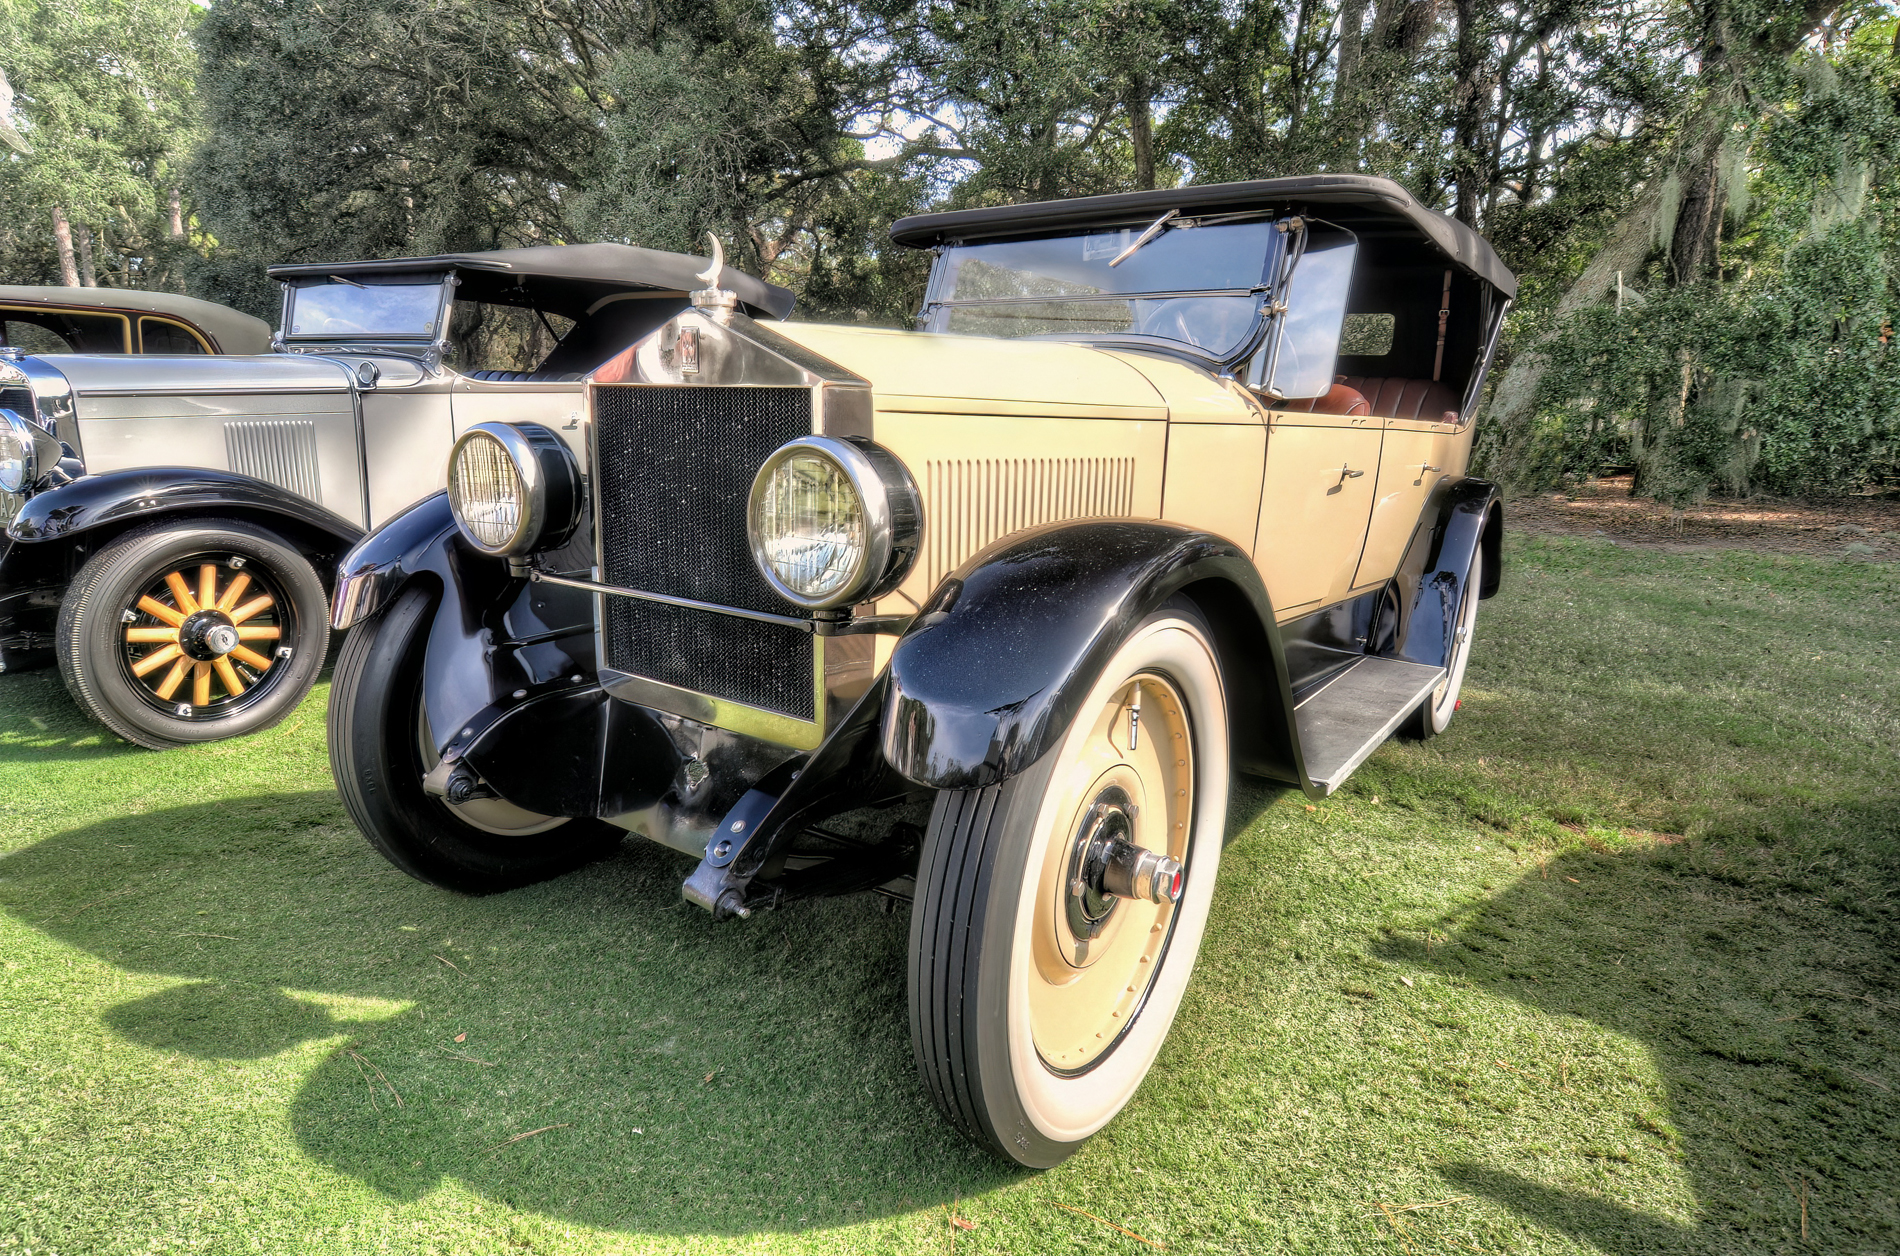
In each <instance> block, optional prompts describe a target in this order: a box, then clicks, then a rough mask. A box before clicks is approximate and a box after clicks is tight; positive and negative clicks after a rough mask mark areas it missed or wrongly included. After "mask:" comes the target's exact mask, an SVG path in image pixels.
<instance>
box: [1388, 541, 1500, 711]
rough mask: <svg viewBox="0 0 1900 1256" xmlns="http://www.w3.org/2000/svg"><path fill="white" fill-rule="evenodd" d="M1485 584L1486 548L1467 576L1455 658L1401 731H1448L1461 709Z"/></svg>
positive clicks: (1473, 560) (1454, 641)
mask: <svg viewBox="0 0 1900 1256" xmlns="http://www.w3.org/2000/svg"><path fill="white" fill-rule="evenodd" d="M1483 585H1484V551H1483V550H1479V551H1478V552H1477V553H1476V554H1473V555H1472V556H1471V571H1470V573H1469V574H1468V575H1466V576H1465V591H1464V596H1463V597H1462V598H1461V599H1460V600H1459V603H1458V623H1457V625H1456V626H1455V627H1454V628H1453V629H1452V637H1451V657H1450V658H1449V659H1447V660H1446V661H1445V662H1446V670H1445V679H1444V680H1442V681H1440V682H1439V684H1438V688H1436V689H1434V690H1432V692H1431V694H1430V696H1428V697H1427V698H1426V699H1425V701H1423V702H1421V703H1419V704H1418V709H1417V710H1416V711H1413V712H1412V714H1411V716H1410V718H1408V719H1407V720H1406V722H1405V726H1404V728H1403V729H1402V730H1401V731H1403V732H1404V733H1405V734H1406V735H1407V736H1409V737H1411V738H1413V739H1414V740H1417V741H1423V740H1425V739H1426V738H1427V737H1435V736H1437V735H1438V734H1439V733H1442V732H1444V731H1445V729H1446V727H1447V726H1448V725H1449V724H1450V723H1451V717H1452V716H1453V715H1455V714H1457V712H1458V695H1459V694H1460V693H1461V692H1462V691H1463V690H1464V687H1465V664H1467V663H1469V662H1470V661H1471V638H1472V637H1473V636H1474V635H1475V634H1476V633H1477V631H1478V596H1479V595H1478V590H1479V589H1480V588H1482V587H1483Z"/></svg>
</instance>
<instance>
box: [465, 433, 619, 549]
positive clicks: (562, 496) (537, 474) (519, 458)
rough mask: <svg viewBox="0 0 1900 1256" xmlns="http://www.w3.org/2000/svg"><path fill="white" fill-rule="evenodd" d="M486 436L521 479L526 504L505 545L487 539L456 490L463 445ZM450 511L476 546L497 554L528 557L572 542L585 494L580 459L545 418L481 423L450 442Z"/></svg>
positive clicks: (469, 540) (472, 544)
mask: <svg viewBox="0 0 1900 1256" xmlns="http://www.w3.org/2000/svg"><path fill="white" fill-rule="evenodd" d="M478 438H483V439H488V440H492V441H494V442H495V443H496V444H498V445H500V446H501V449H502V453H503V454H504V455H505V456H506V457H507V459H508V461H509V463H510V464H511V465H512V466H513V468H514V473H515V478H516V480H517V481H518V482H519V483H520V484H521V493H522V509H521V517H520V520H519V522H518V523H517V524H516V525H515V530H514V533H513V534H512V535H511V536H510V537H509V538H508V539H507V541H505V542H504V543H503V544H501V545H499V546H494V545H489V544H486V543H484V542H483V541H482V540H481V539H480V538H478V537H477V536H476V535H475V534H474V531H473V530H472V528H471V527H470V525H469V524H468V522H467V521H466V520H465V519H464V518H463V515H462V507H461V503H460V502H459V501H458V500H457V498H456V493H455V465H456V460H457V459H458V458H459V457H461V454H462V450H463V448H464V447H465V446H466V445H467V444H468V443H469V442H470V441H472V440H475V439H478ZM446 480H447V484H446V491H447V492H448V496H449V513H450V515H451V516H453V517H454V519H455V529H456V531H457V532H459V533H461V536H462V539H463V540H464V541H465V542H467V543H468V544H469V545H470V546H472V547H473V548H475V549H476V550H478V551H480V552H481V553H483V554H486V555H488V556H489V557H491V558H524V557H526V556H528V555H530V554H535V553H540V552H542V551H544V550H550V549H557V548H559V547H560V546H562V545H564V544H566V543H567V541H568V539H569V538H570V537H572V536H573V534H574V529H575V528H576V527H577V526H578V525H579V523H580V518H581V510H582V506H583V503H584V499H585V493H584V489H583V481H582V475H581V469H580V464H579V461H578V460H577V459H576V458H575V457H574V453H573V451H572V450H570V449H569V448H568V447H567V443H566V442H565V441H563V440H562V439H561V438H560V437H559V436H557V435H555V434H554V433H553V432H552V431H549V430H548V429H547V428H546V427H543V426H542V425H541V424H539V423H502V422H498V421H494V420H489V421H485V422H481V423H475V424H472V425H470V426H469V428H468V430H467V431H465V432H463V433H462V434H461V435H460V436H458V437H456V438H455V443H454V444H453V445H451V446H450V447H449V473H448V475H447V477H446Z"/></svg>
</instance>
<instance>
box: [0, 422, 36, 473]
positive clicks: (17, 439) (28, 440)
mask: <svg viewBox="0 0 1900 1256" xmlns="http://www.w3.org/2000/svg"><path fill="white" fill-rule="evenodd" d="M34 444H35V442H34V438H33V429H32V427H31V426H29V425H28V424H27V421H26V420H25V419H23V418H21V417H20V415H19V414H18V413H17V412H15V411H13V410H0V489H5V490H6V491H7V492H9V493H18V492H20V491H21V490H22V489H24V488H25V487H26V486H27V485H29V484H31V483H32V482H33V481H34V480H35V479H37V478H38V476H37V475H36V474H35V472H36V467H35V464H36V463H37V462H38V461H39V460H38V459H37V458H36V457H34Z"/></svg>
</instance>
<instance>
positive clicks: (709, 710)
mask: <svg viewBox="0 0 1900 1256" xmlns="http://www.w3.org/2000/svg"><path fill="white" fill-rule="evenodd" d="M813 655H814V657H815V659H816V667H815V671H816V675H815V677H814V681H815V682H816V683H818V684H820V685H822V683H823V680H824V666H825V663H824V650H823V648H822V647H820V648H819V649H817V650H814V651H813ZM600 687H601V688H602V689H604V690H606V691H607V693H608V695H609V696H610V697H614V698H618V699H619V700H620V701H622V702H631V703H633V704H634V705H635V706H643V707H648V708H651V709H652V710H655V711H664V712H666V713H667V714H669V715H678V716H681V717H683V718H685V719H689V720H694V721H696V722H698V723H700V724H705V725H708V726H709V727H712V728H723V729H726V730H727V731H729V732H734V733H740V734H743V735H744V736H747V737H757V738H758V739H759V740H761V741H769V742H774V743H776V744H778V745H781V746H789V747H791V748H792V749H794V750H814V749H816V748H817V747H818V745H819V743H820V742H822V741H824V739H825V725H824V724H823V723H821V722H819V721H817V720H801V719H797V718H795V717H794V716H790V715H784V714H781V713H779V712H777V711H767V710H765V709H763V708H762V707H755V706H748V705H746V704H745V703H743V702H733V701H730V700H729V699H726V698H715V697H712V696H711V695H709V694H703V693H699V692H696V691H695V690H691V689H681V688H680V687H678V686H677V685H669V684H667V683H666V682H664V681H659V680H653V679H650V678H648V677H646V676H635V675H634V674H632V673H631V672H623V671H621V670H619V669H618V668H613V667H603V668H602V669H601V670H600ZM819 709H820V710H821V711H822V710H823V709H824V708H823V706H822V705H821V706H820V708H819Z"/></svg>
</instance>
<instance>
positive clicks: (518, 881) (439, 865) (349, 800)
mask: <svg viewBox="0 0 1900 1256" xmlns="http://www.w3.org/2000/svg"><path fill="white" fill-rule="evenodd" d="M435 603H436V594H435V591H434V590H433V589H430V588H424V587H421V586H412V587H410V588H408V589H406V590H404V591H403V592H402V594H401V595H400V596H399V597H397V599H396V600H395V602H394V603H393V604H391V605H390V606H389V607H387V608H386V609H385V610H383V611H382V612H381V613H380V614H378V615H376V616H374V617H373V618H371V619H369V620H367V621H365V622H363V623H360V624H357V625H356V626H355V627H353V628H351V629H350V632H349V635H348V636H347V637H345V638H344V641H343V649H342V651H341V652H340V653H339V655H338V656H337V662H336V670H335V672H334V674H333V676H332V680H331V686H330V770H331V772H332V774H333V775H334V776H335V777H336V786H337V791H338V792H339V793H341V794H342V795H343V804H344V806H345V807H346V808H348V809H349V813H350V818H351V819H352V820H354V821H356V827H357V828H359V829H361V830H362V832H363V836H364V837H366V838H368V839H369V844H370V845H371V846H373V847H375V848H376V850H377V851H378V852H380V853H381V854H382V855H383V857H384V858H386V859H388V860H389V862H391V863H393V864H395V865H396V866H397V867H398V868H401V869H402V870H403V871H404V872H406V873H408V874H409V875H410V876H412V877H415V878H416V879H417V880H419V881H427V882H428V883H429V884H431V885H437V886H441V887H442V888H443V889H447V890H454V891H456V892H457V893H461V894H493V893H496V892H497V891H501V890H511V889H514V888H516V887H517V886H522V885H529V884H532V883H533V882H536V881H545V880H547V879H548V878H549V877H555V876H559V875H561V874H562V873H564V872H571V871H573V870H574V869H575V868H578V867H580V866H581V865H583V864H586V863H590V862H592V861H593V860H596V859H599V858H601V857H603V856H605V855H607V854H609V853H610V852H612V850H613V849H614V847H615V846H616V845H618V844H619V841H620V837H621V831H620V830H619V829H616V828H614V827H613V826H612V825H610V824H606V823H603V822H602V821H599V820H594V819H560V818H555V817H547V816H534V815H532V814H530V813H527V812H523V811H521V810H520V809H519V808H515V807H513V806H511V805H510V804H508V803H505V802H501V801H500V800H489V801H487V802H482V803H467V804H463V805H461V806H459V807H458V806H452V805H451V804H449V803H448V802H446V801H445V800H443V799H440V798H436V797H433V796H432V795H430V794H427V793H425V792H424V791H423V788H422V778H423V776H424V775H425V774H426V772H427V771H428V767H429V766H430V764H429V762H428V761H427V756H428V754H429V751H428V750H427V749H425V743H426V742H427V720H426V717H425V715H424V713H423V707H422V658H423V652H424V650H425V649H426V647H427V645H428V639H429V625H430V624H431V623H432V622H434V618H435ZM484 823H485V824H486V827H483V824H484Z"/></svg>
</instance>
